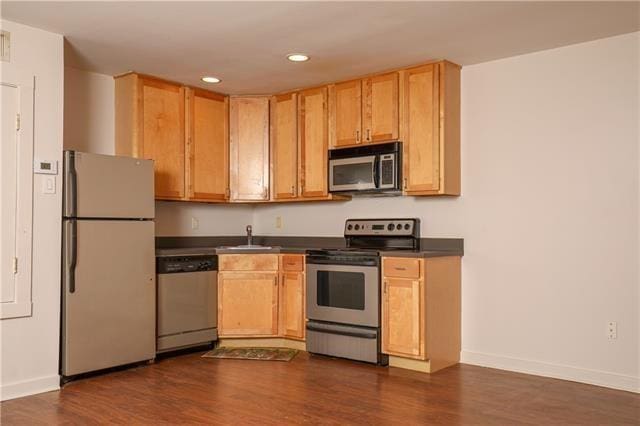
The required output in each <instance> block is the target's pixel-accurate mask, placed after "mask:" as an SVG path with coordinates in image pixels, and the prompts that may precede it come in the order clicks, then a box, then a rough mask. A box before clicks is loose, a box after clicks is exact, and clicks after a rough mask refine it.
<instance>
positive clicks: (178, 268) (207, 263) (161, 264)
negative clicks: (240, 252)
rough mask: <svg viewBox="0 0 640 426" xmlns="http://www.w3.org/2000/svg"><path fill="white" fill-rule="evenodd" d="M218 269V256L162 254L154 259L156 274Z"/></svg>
mask: <svg viewBox="0 0 640 426" xmlns="http://www.w3.org/2000/svg"><path fill="white" fill-rule="evenodd" d="M217 270H218V256H216V255H194V256H163V257H158V258H157V260H156V272H157V273H158V274H176V273H183V272H204V271H217Z"/></svg>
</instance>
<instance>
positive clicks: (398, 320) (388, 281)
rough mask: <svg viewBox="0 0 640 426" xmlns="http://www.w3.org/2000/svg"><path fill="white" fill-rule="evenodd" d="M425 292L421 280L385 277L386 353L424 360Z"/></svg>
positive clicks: (383, 313)
mask: <svg viewBox="0 0 640 426" xmlns="http://www.w3.org/2000/svg"><path fill="white" fill-rule="evenodd" d="M423 292H424V286H423V283H422V281H420V280H409V279H402V278H388V277H385V278H384V282H383V301H382V352H384V353H387V354H391V355H400V356H405V357H410V358H417V359H424V332H423V330H424V307H423V306H422V300H423Z"/></svg>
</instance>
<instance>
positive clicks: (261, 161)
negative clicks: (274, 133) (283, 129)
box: [229, 97, 269, 201]
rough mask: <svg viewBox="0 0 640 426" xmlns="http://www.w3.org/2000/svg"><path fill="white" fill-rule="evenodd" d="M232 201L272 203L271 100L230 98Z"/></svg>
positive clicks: (263, 98)
mask: <svg viewBox="0 0 640 426" xmlns="http://www.w3.org/2000/svg"><path fill="white" fill-rule="evenodd" d="M229 121H230V123H229V127H230V136H231V137H230V145H231V146H230V151H231V161H230V163H231V164H230V181H231V199H232V200H234V201H255V200H268V199H269V98H266V97H250V98H231V101H230V117H229Z"/></svg>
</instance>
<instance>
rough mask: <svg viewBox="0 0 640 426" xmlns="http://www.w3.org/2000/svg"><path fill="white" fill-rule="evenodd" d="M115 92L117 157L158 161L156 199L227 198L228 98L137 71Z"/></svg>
mask: <svg viewBox="0 0 640 426" xmlns="http://www.w3.org/2000/svg"><path fill="white" fill-rule="evenodd" d="M115 94H116V97H115V130H116V132H115V135H116V154H117V155H127V156H132V157H138V158H148V159H152V160H154V169H155V196H156V198H157V199H163V200H165V199H166V200H199V201H224V200H225V199H226V196H225V193H226V188H227V187H228V184H227V180H228V167H227V165H226V164H227V160H226V159H227V157H228V154H227V152H228V136H227V135H228V124H227V123H228V113H227V103H228V100H227V97H225V96H223V95H219V94H217V93H213V92H208V91H205V90H199V89H189V88H185V87H183V86H181V85H179V84H175V83H171V82H167V81H163V80H159V79H156V78H153V77H149V76H144V75H140V74H135V73H128V74H125V75H122V76H118V77H116V78H115Z"/></svg>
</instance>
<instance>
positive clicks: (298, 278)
mask: <svg viewBox="0 0 640 426" xmlns="http://www.w3.org/2000/svg"><path fill="white" fill-rule="evenodd" d="M304 298H305V275H304V273H302V272H283V273H282V274H281V275H280V334H281V335H282V336H284V337H290V338H294V339H304V331H305V321H304V317H305V313H304V305H305V300H304Z"/></svg>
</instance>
